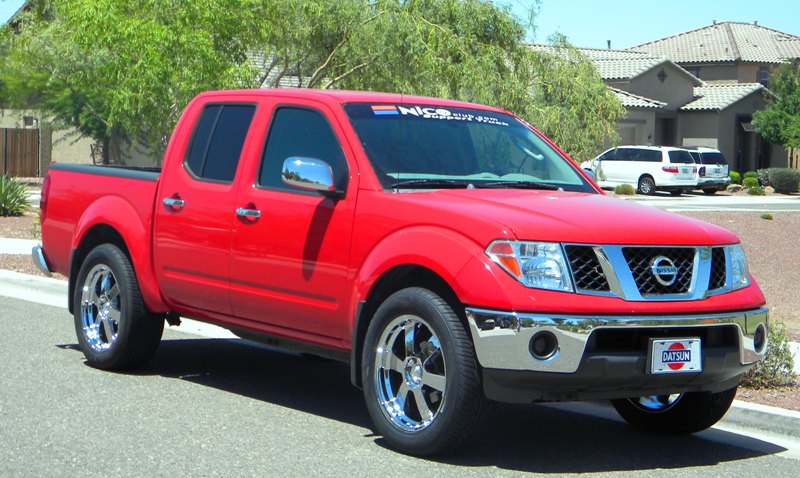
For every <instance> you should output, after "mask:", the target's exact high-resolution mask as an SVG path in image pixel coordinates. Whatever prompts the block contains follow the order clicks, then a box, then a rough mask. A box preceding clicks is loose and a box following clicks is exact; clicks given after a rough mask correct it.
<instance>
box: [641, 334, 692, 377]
mask: <svg viewBox="0 0 800 478" xmlns="http://www.w3.org/2000/svg"><path fill="white" fill-rule="evenodd" d="M702 371H703V356H702V352H701V348H700V339H699V338H695V339H651V340H650V373H653V374H659V373H687V372H702Z"/></svg>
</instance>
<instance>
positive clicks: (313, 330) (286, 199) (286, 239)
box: [231, 100, 357, 338]
mask: <svg viewBox="0 0 800 478" xmlns="http://www.w3.org/2000/svg"><path fill="white" fill-rule="evenodd" d="M270 123H271V125H270V129H269V132H268V134H267V140H266V145H265V147H264V152H263V153H262V158H261V164H260V166H259V168H258V170H255V169H254V170H253V171H250V176H248V180H247V181H246V182H245V181H243V182H242V184H241V187H240V189H239V191H238V195H237V199H236V207H237V208H242V209H244V210H246V211H248V213H247V215H242V216H241V217H240V218H239V219H238V220H236V221H235V223H234V226H233V248H232V257H231V301H232V306H233V312H234V315H236V316H237V317H239V318H243V319H246V320H249V321H256V322H260V323H262V324H264V325H268V326H271V327H272V328H273V329H272V331H273V332H274V331H275V328H277V329H278V331H279V332H280V331H281V330H282V331H284V333H286V334H288V335H292V334H291V333H290V332H289V330H295V331H301V332H302V333H303V334H314V335H317V336H321V337H328V338H344V336H343V335H344V330H345V328H344V327H342V320H343V318H344V317H345V311H346V307H347V304H346V303H345V301H344V297H345V296H346V291H347V289H346V283H347V273H348V255H349V251H350V239H351V233H352V228H353V227H352V226H353V213H354V205H355V197H356V192H357V184H356V181H357V174H356V173H355V171H354V170H353V169H354V168H353V167H348V163H349V164H350V165H354V164H355V162H354V161H353V160H352V158H351V156H352V155H351V152H350V151H349V150H348V149H347V147H346V145H342V144H341V143H340V142H339V141H338V140H337V138H338V137H343V135H342V134H341V128H340V125H339V124H338V122H337V120H336V119H335V118H334V117H333V115H332V112H330V111H328V110H327V109H326V108H325V107H324V106H323V105H318V104H316V103H314V102H310V101H301V100H292V102H291V104H276V105H275V106H274V112H273V114H272V119H271V121H270ZM343 146H345V147H344V148H343ZM289 157H305V158H314V159H320V160H323V161H325V162H327V163H328V164H329V165H330V166H331V167H332V169H333V172H334V177H335V178H336V181H335V182H336V186H337V189H339V190H342V191H346V196H345V197H344V198H342V199H338V200H333V199H326V198H324V197H322V196H320V195H319V194H317V193H314V192H308V191H304V190H300V189H297V188H294V187H291V186H288V185H286V184H284V183H283V181H282V180H281V173H282V168H283V162H284V161H285V160H286V159H287V158H289ZM348 158H349V161H348Z"/></svg>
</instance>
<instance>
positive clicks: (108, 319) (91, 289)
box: [80, 264, 122, 352]
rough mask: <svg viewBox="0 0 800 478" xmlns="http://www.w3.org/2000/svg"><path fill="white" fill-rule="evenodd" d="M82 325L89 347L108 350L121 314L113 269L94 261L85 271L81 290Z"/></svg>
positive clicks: (115, 336) (100, 350) (114, 338)
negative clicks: (89, 268) (90, 267)
mask: <svg viewBox="0 0 800 478" xmlns="http://www.w3.org/2000/svg"><path fill="white" fill-rule="evenodd" d="M80 307H81V325H82V330H83V335H84V337H85V338H86V342H87V343H88V344H89V347H91V348H92V350H94V351H97V352H103V351H105V350H108V349H109V348H110V347H111V345H112V344H113V343H114V341H115V340H117V334H118V332H119V322H120V316H121V309H122V305H121V297H120V294H119V286H118V285H117V279H116V277H114V273H113V272H111V269H109V267H108V266H107V265H105V264H97V265H95V266H94V267H92V269H91V270H90V271H89V274H87V275H86V281H85V282H84V284H83V289H82V292H81V304H80Z"/></svg>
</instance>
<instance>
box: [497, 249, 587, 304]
mask: <svg viewBox="0 0 800 478" xmlns="http://www.w3.org/2000/svg"><path fill="white" fill-rule="evenodd" d="M486 255H487V256H489V258H491V259H492V260H493V261H494V262H496V263H497V264H498V265H499V266H500V267H502V268H503V269H504V270H505V271H506V272H508V273H509V274H511V275H512V276H513V277H514V278H515V279H517V280H518V281H520V282H522V284H523V285H524V286H526V287H535V288H537V289H550V290H559V291H566V292H572V291H573V289H572V282H571V281H570V278H569V269H568V268H567V262H566V260H565V259H564V252H563V251H562V249H561V244H558V243H553V242H523V241H506V240H502V241H494V242H492V243H491V244H489V247H487V248H486Z"/></svg>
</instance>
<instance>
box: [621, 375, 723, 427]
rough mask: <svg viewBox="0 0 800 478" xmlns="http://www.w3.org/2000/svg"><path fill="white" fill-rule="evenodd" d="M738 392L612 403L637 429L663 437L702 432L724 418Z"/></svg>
mask: <svg viewBox="0 0 800 478" xmlns="http://www.w3.org/2000/svg"><path fill="white" fill-rule="evenodd" d="M736 389H737V387H733V388H731V389H730V390H725V391H722V392H719V393H711V392H693V393H684V394H674V395H658V396H650V397H637V398H624V399H620V400H612V401H611V403H612V405H614V408H615V409H616V410H617V413H619V414H620V416H621V417H622V418H623V419H625V421H626V422H628V423H630V424H631V425H633V426H634V427H636V428H639V429H641V430H644V431H646V432H650V433H658V434H662V435H685V434H688V433H695V432H699V431H703V430H705V429H707V428H709V427H711V426H712V425H714V424H715V423H717V422H718V421H719V420H720V419H721V418H722V417H723V416H725V413H726V412H727V411H728V409H729V408H730V406H731V403H733V398H734V397H735V396H736Z"/></svg>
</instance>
